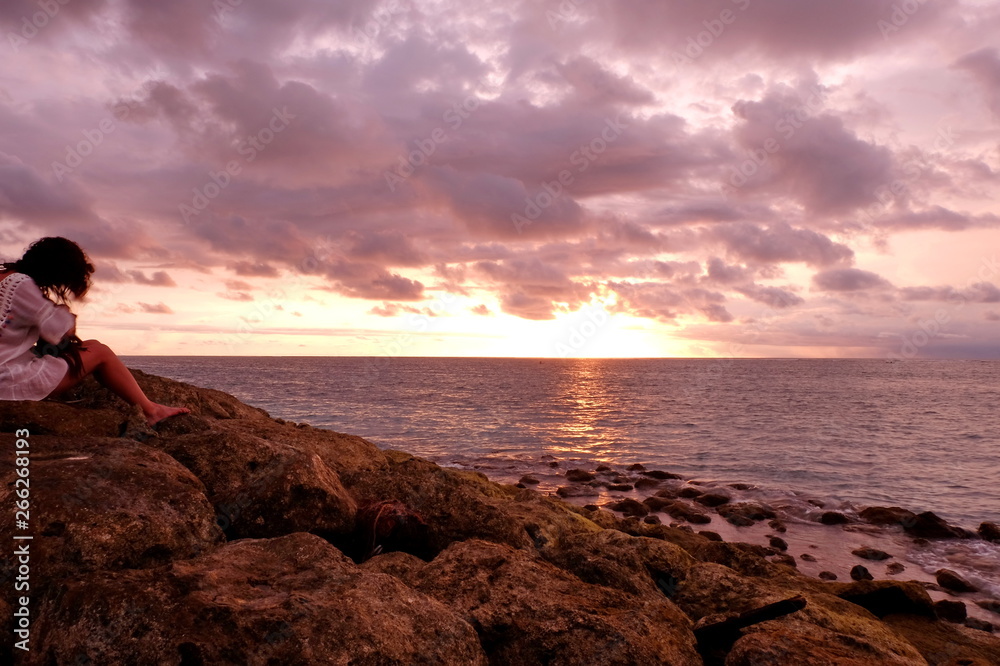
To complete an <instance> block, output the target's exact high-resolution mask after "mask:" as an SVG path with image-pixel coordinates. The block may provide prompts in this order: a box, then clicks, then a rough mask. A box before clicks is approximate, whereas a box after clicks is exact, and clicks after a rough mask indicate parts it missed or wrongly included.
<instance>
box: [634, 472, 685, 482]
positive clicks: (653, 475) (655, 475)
mask: <svg viewBox="0 0 1000 666" xmlns="http://www.w3.org/2000/svg"><path fill="white" fill-rule="evenodd" d="M639 473H640V474H642V475H643V476H646V477H649V478H650V479H659V480H661V481H665V480H667V479H679V478H681V477H680V476H679V475H677V474H672V473H670V472H664V471H663V470H659V469H654V470H650V471H648V472H639Z"/></svg>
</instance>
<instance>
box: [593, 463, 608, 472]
mask: <svg viewBox="0 0 1000 666" xmlns="http://www.w3.org/2000/svg"><path fill="white" fill-rule="evenodd" d="M594 471H596V472H610V471H611V468H610V467H608V466H607V465H598V466H597V469H596V470H594Z"/></svg>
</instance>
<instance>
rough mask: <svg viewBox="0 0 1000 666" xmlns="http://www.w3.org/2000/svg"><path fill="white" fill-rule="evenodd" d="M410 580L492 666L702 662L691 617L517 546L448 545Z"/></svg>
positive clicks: (666, 603) (475, 542) (664, 600)
mask: <svg viewBox="0 0 1000 666" xmlns="http://www.w3.org/2000/svg"><path fill="white" fill-rule="evenodd" d="M415 578H416V581H415V585H416V588H417V589H418V590H420V591H421V592H424V593H426V594H429V595H430V596H432V597H434V598H436V599H438V600H439V601H442V602H443V603H446V604H447V605H448V606H449V607H451V608H452V609H453V610H455V611H456V612H458V613H459V614H460V615H461V616H462V617H464V618H465V619H466V620H467V621H468V622H469V623H470V624H472V625H473V626H474V627H476V629H477V631H478V632H479V637H480V641H481V643H482V645H483V647H484V649H485V650H486V653H487V655H488V656H489V659H490V663H493V664H541V663H545V664H552V665H566V666H568V665H571V664H580V665H583V664H675V665H677V666H684V665H685V664H690V665H692V666H694V665H696V664H697V665H700V664H701V663H702V660H701V658H700V657H699V656H698V653H697V652H696V650H695V643H694V635H693V633H692V632H691V622H690V621H689V620H688V618H687V617H685V615H684V614H683V613H681V612H680V611H679V610H678V609H677V607H676V606H674V605H673V604H672V603H671V602H670V601H669V600H667V598H666V597H664V596H660V597H655V598H650V597H648V596H641V597H640V596H636V595H632V594H627V593H625V592H622V591H619V590H615V589H611V588H608V587H604V586H600V585H592V584H589V583H585V582H582V581H581V580H580V579H579V578H577V577H576V576H573V575H571V574H569V573H567V572H566V571H563V570H562V569H559V568H557V567H555V566H553V565H552V564H550V563H548V562H544V561H539V560H537V559H534V558H532V557H531V556H530V555H529V554H528V553H527V552H525V551H523V550H515V549H513V548H510V547H509V546H505V545H502V544H495V543H489V542H486V541H481V540H478V539H476V540H470V541H465V542H462V543H456V544H453V545H451V546H450V547H449V548H448V549H447V550H445V551H444V552H442V553H441V554H440V555H438V556H437V558H435V559H434V561H432V562H431V563H429V564H427V565H426V566H424V567H422V568H421V569H420V571H419V572H418V573H417V574H416V576H415Z"/></svg>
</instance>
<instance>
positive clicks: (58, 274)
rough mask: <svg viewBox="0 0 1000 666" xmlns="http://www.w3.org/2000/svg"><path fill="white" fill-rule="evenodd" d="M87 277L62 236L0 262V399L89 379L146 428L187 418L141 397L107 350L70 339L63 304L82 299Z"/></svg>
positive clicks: (36, 395) (87, 268) (36, 394)
mask: <svg viewBox="0 0 1000 666" xmlns="http://www.w3.org/2000/svg"><path fill="white" fill-rule="evenodd" d="M93 272H94V267H93V265H91V263H90V261H89V260H88V259H87V255H86V254H85V253H84V252H83V250H82V249H80V246H79V245H77V244H76V243H74V242H73V241H71V240H67V239H65V238H42V239H41V240H38V241H35V242H34V243H32V244H31V246H30V247H29V248H28V250H27V251H26V252H25V253H24V256H23V257H21V259H20V260H19V261H15V262H13V263H2V264H0V400H42V399H43V398H46V397H50V396H56V395H59V394H61V393H63V392H64V391H66V390H68V389H70V388H72V387H74V386H76V385H77V384H79V383H80V382H81V381H82V380H83V378H84V377H86V376H87V375H89V374H90V373H94V377H95V378H96V379H97V380H98V381H99V382H100V383H101V384H103V385H104V386H106V387H107V388H109V389H111V390H112V391H114V392H115V393H116V394H118V395H119V396H120V397H121V398H122V399H124V400H125V401H126V402H128V403H129V404H130V405H139V407H140V408H141V409H142V413H143V414H144V415H145V416H146V421H147V422H148V423H149V424H150V425H153V424H155V423H157V422H159V421H162V420H163V419H165V418H167V417H168V416H174V415H177V414H186V413H188V412H189V411H190V410H188V409H186V408H183V407H168V406H166V405H160V404H158V403H155V402H153V401H152V400H150V399H149V398H147V397H146V394H145V393H143V392H142V389H141V388H139V384H137V383H136V381H135V378H134V377H133V376H132V373H131V372H129V370H128V368H126V367H125V364H123V363H122V362H121V360H120V359H119V358H118V357H117V356H116V355H115V353H114V352H113V351H111V349H109V348H108V347H107V346H106V345H104V344H101V343H100V342H98V341H97V340H87V341H81V340H80V339H79V338H78V337H76V315H74V314H73V313H72V312H70V310H69V307H68V306H67V305H66V302H67V301H68V300H69V298H70V295H72V297H74V298H77V299H79V298H82V297H83V296H84V294H86V293H87V290H88V289H89V288H90V275H91V273H93ZM50 297H55V298H56V299H57V300H58V301H59V303H58V304H56V303H55V302H53V301H52V300H51V298H50ZM46 343H47V344H46Z"/></svg>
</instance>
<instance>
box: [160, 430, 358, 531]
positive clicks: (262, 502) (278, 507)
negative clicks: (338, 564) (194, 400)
mask: <svg viewBox="0 0 1000 666" xmlns="http://www.w3.org/2000/svg"><path fill="white" fill-rule="evenodd" d="M154 442H155V444H156V445H157V446H160V447H162V448H163V450H165V451H166V452H167V453H169V454H170V455H171V456H173V457H174V458H175V459H177V460H178V461H180V462H181V463H183V464H184V465H185V466H186V467H187V468H188V469H190V470H191V471H192V472H194V474H195V475H196V476H197V477H198V478H199V479H201V480H202V481H203V482H204V483H205V487H206V489H207V494H208V498H209V500H210V501H211V502H212V504H213V505H214V506H215V508H216V511H217V512H218V520H219V523H220V525H222V527H223V528H224V529H225V531H226V534H227V536H228V537H229V538H231V539H232V538H261V537H273V536H280V535H282V534H290V533H292V532H316V533H320V534H323V535H324V536H335V535H346V534H350V533H351V532H353V530H354V517H355V513H356V512H357V505H356V503H355V501H354V498H353V497H351V496H350V495H349V494H348V492H347V491H346V490H345V489H344V487H343V485H342V484H341V482H340V479H339V477H338V476H337V474H336V473H335V472H334V471H333V470H331V469H330V468H329V466H327V464H326V463H325V462H324V461H323V460H322V459H321V458H320V457H319V455H317V454H315V453H312V452H310V451H308V450H306V451H303V450H301V449H299V448H295V447H292V446H289V445H287V444H284V443H282V442H280V441H274V440H266V439H263V438H260V437H256V436H254V435H250V434H245V433H241V432H234V431H232V430H215V429H212V430H202V431H199V432H194V433H190V434H186V435H180V436H177V437H170V438H164V437H160V438H157V439H156V440H151V441H150V443H154Z"/></svg>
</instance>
